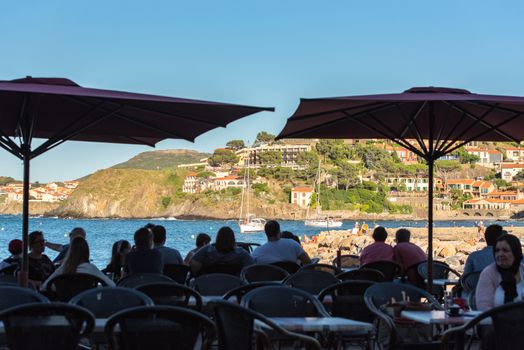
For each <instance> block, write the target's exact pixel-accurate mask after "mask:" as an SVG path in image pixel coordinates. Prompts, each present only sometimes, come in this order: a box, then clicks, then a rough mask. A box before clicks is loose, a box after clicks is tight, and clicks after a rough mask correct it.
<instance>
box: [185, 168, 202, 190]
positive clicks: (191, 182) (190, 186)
mask: <svg viewBox="0 0 524 350" xmlns="http://www.w3.org/2000/svg"><path fill="white" fill-rule="evenodd" d="M200 190H201V188H200V186H199V181H198V180H197V173H195V172H192V171H191V172H189V173H187V175H186V177H185V178H184V185H183V186H182V192H185V193H197V192H200Z"/></svg>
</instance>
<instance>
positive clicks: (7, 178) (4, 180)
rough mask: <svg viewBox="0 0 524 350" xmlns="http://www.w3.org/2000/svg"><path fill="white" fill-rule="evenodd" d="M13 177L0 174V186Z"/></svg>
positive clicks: (11, 180) (10, 180)
mask: <svg viewBox="0 0 524 350" xmlns="http://www.w3.org/2000/svg"><path fill="white" fill-rule="evenodd" d="M14 181H15V179H13V178H12V177H9V176H0V186H4V185H5V184H8V183H10V182H14Z"/></svg>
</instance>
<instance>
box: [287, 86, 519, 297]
mask: <svg viewBox="0 0 524 350" xmlns="http://www.w3.org/2000/svg"><path fill="white" fill-rule="evenodd" d="M523 113H524V98H523V97H513V96H497V95H481V94H474V93H470V92H469V91H467V90H463V89H451V88H435V87H417V88H412V89H409V90H406V91H404V92H403V93H399V94H383V95H368V96H350V97H336V98H317V99H301V101H300V105H299V106H298V109H297V110H296V111H295V113H294V114H293V115H292V116H291V117H290V118H289V119H288V121H287V123H286V125H285V127H284V129H283V130H282V131H281V132H280V135H278V137H277V138H278V139H283V138H353V139H367V138H382V139H389V140H391V141H393V142H395V143H397V144H399V145H401V146H403V147H405V148H407V149H409V150H411V151H412V152H413V153H415V154H417V155H418V156H420V157H422V158H424V159H425V160H426V162H427V164H428V167H429V193H428V241H429V246H428V251H429V253H430V254H428V260H429V261H428V265H429V266H428V268H429V271H428V274H429V283H428V290H431V288H432V276H433V271H432V264H431V263H432V260H433V256H432V252H433V167H434V163H435V160H437V159H438V158H440V157H442V156H444V155H446V154H448V153H450V152H453V151H454V150H456V149H458V148H459V147H461V146H463V145H465V144H466V143H468V142H470V141H474V140H479V141H515V142H520V141H522V140H523V139H524V115H523Z"/></svg>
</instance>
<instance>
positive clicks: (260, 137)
mask: <svg viewBox="0 0 524 350" xmlns="http://www.w3.org/2000/svg"><path fill="white" fill-rule="evenodd" d="M273 141H275V135H272V134H270V133H268V132H267V131H261V132H259V133H258V134H257V138H256V139H255V143H254V146H255V147H257V146H260V145H262V144H265V143H271V142H273Z"/></svg>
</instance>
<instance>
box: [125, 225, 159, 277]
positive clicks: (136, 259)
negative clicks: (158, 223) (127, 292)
mask: <svg viewBox="0 0 524 350" xmlns="http://www.w3.org/2000/svg"><path fill="white" fill-rule="evenodd" d="M134 239H135V248H134V250H132V251H131V252H130V253H129V254H127V256H126V259H125V263H124V276H127V275H132V274H135V273H162V271H163V269H164V261H163V260H162V253H160V252H159V251H158V250H156V249H153V232H151V230H150V229H148V228H145V227H142V228H140V229H138V230H137V231H136V232H135V235H134ZM124 276H122V277H124Z"/></svg>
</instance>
